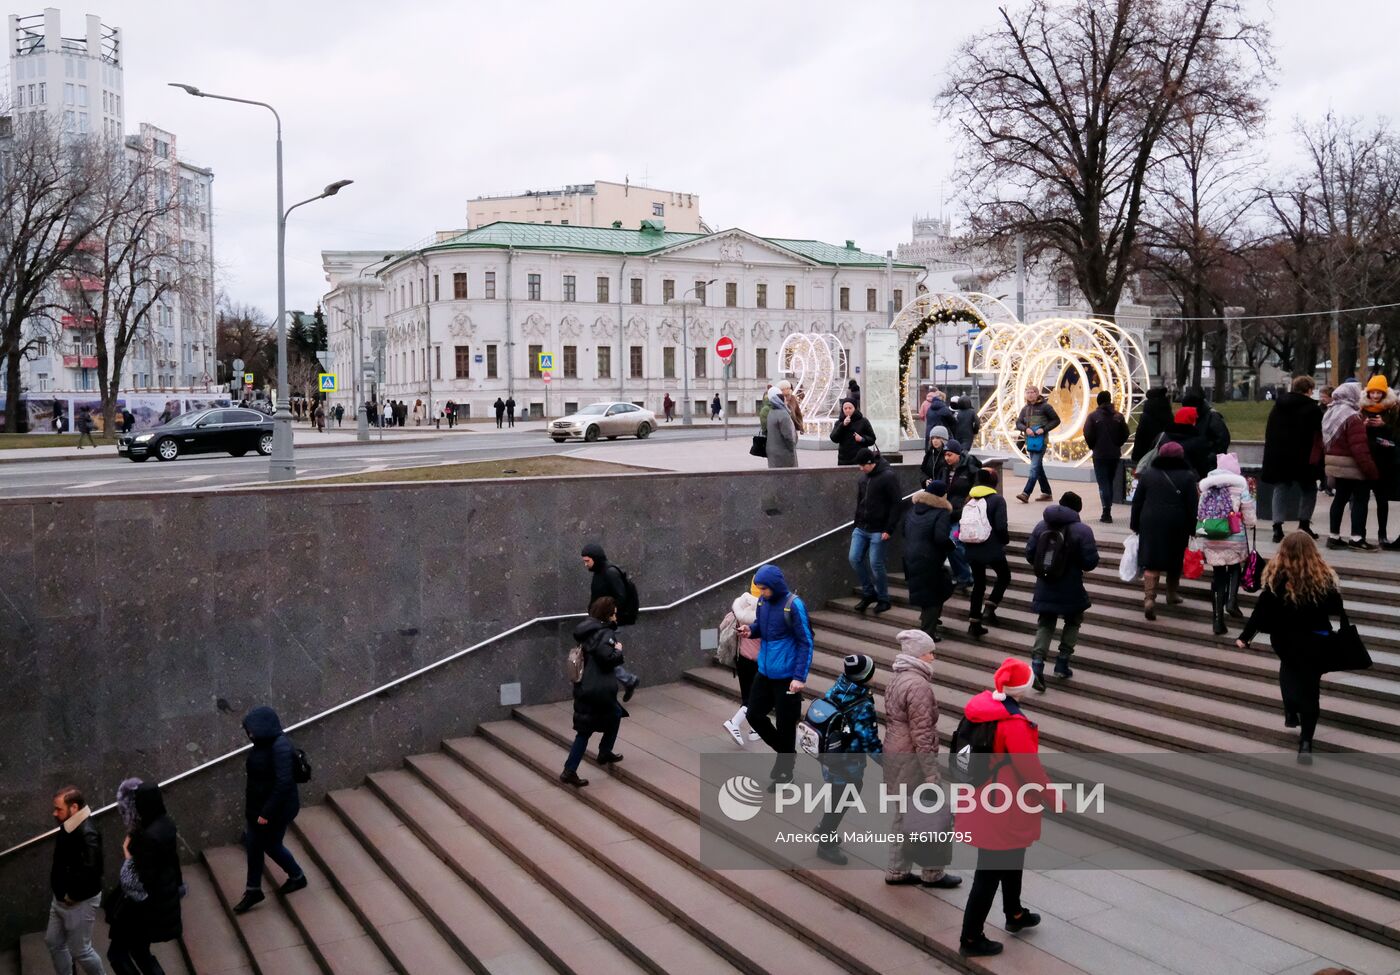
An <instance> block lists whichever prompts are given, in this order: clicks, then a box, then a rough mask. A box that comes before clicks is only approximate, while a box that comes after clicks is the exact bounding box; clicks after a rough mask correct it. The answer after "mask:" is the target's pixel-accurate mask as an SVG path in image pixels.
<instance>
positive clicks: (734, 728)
mask: <svg viewBox="0 0 1400 975" xmlns="http://www.w3.org/2000/svg"><path fill="white" fill-rule="evenodd" d="M724 730H725V731H727V732H729V735H730V737H731V738H733V739H734V740H735V741H736V742H738V744H739V747H740V748H743V747H744V744H745V742H744V736H743V734H742V733H741V732H740V731H739V726H738V725H737V724H735V723H734V722H733V721H728V720H727V721H725V722H724Z"/></svg>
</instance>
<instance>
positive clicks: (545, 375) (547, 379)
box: [540, 372, 551, 386]
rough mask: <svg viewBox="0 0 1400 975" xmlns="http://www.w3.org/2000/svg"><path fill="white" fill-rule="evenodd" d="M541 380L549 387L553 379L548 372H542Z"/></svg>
mask: <svg viewBox="0 0 1400 975" xmlns="http://www.w3.org/2000/svg"><path fill="white" fill-rule="evenodd" d="M540 378H541V379H543V380H544V383H545V385H546V386H548V385H549V383H550V381H551V377H550V375H549V373H547V372H542V373H540Z"/></svg>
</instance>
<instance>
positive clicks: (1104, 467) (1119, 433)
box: [1084, 389, 1128, 525]
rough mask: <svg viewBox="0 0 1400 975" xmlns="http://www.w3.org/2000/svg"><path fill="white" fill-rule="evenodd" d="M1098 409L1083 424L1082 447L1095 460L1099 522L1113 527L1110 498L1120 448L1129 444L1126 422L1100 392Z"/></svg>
mask: <svg viewBox="0 0 1400 975" xmlns="http://www.w3.org/2000/svg"><path fill="white" fill-rule="evenodd" d="M1097 403H1098V406H1097V408H1096V409H1095V410H1094V411H1093V412H1092V413H1090V414H1089V416H1088V417H1087V418H1086V419H1085V420H1084V444H1085V446H1087V447H1088V448H1089V453H1090V455H1091V456H1092V457H1093V460H1094V480H1095V481H1096V482H1098V485H1099V505H1100V508H1101V509H1102V512H1103V513H1102V514H1100V515H1099V521H1100V522H1101V523H1103V524H1105V525H1111V524H1113V495H1114V493H1115V492H1114V487H1115V486H1116V484H1115V482H1116V481H1117V479H1118V465H1119V464H1120V463H1121V462H1122V460H1123V445H1124V444H1125V443H1127V442H1128V421H1127V420H1126V419H1124V418H1123V414H1122V413H1119V412H1118V410H1117V409H1115V408H1114V405H1113V394H1112V393H1110V392H1109V391H1108V390H1106V389H1103V390H1100V391H1099V395H1098V400H1097Z"/></svg>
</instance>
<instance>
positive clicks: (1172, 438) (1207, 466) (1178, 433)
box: [1162, 406, 1215, 479]
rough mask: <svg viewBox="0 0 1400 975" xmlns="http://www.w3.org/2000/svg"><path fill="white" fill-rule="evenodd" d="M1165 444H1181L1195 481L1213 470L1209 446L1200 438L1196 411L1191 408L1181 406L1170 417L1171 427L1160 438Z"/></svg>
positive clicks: (1213, 457)
mask: <svg viewBox="0 0 1400 975" xmlns="http://www.w3.org/2000/svg"><path fill="white" fill-rule="evenodd" d="M1162 442H1163V443H1164V444H1165V443H1177V444H1181V450H1182V452H1183V453H1184V454H1185V455H1186V463H1188V464H1190V465H1191V469H1192V470H1193V471H1195V472H1196V477H1197V479H1199V478H1202V477H1205V476H1206V475H1207V474H1209V473H1210V472H1211V471H1213V470H1215V456H1214V454H1213V453H1212V451H1211V449H1210V444H1208V443H1207V442H1206V438H1205V437H1203V436H1201V433H1200V430H1199V429H1198V427H1197V425H1196V409H1195V407H1192V406H1183V407H1182V408H1181V409H1179V410H1177V411H1176V413H1175V414H1174V415H1173V417H1172V425H1171V426H1169V427H1167V432H1166V435H1165V436H1164V437H1163V438H1162Z"/></svg>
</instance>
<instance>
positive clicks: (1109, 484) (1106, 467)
mask: <svg viewBox="0 0 1400 975" xmlns="http://www.w3.org/2000/svg"><path fill="white" fill-rule="evenodd" d="M1117 474H1118V458H1117V457H1107V458H1100V457H1095V458H1094V480H1095V481H1096V482H1098V485H1099V504H1100V506H1102V508H1103V511H1104V514H1109V513H1111V512H1112V510H1113V479H1114V477H1115V476H1117Z"/></svg>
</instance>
